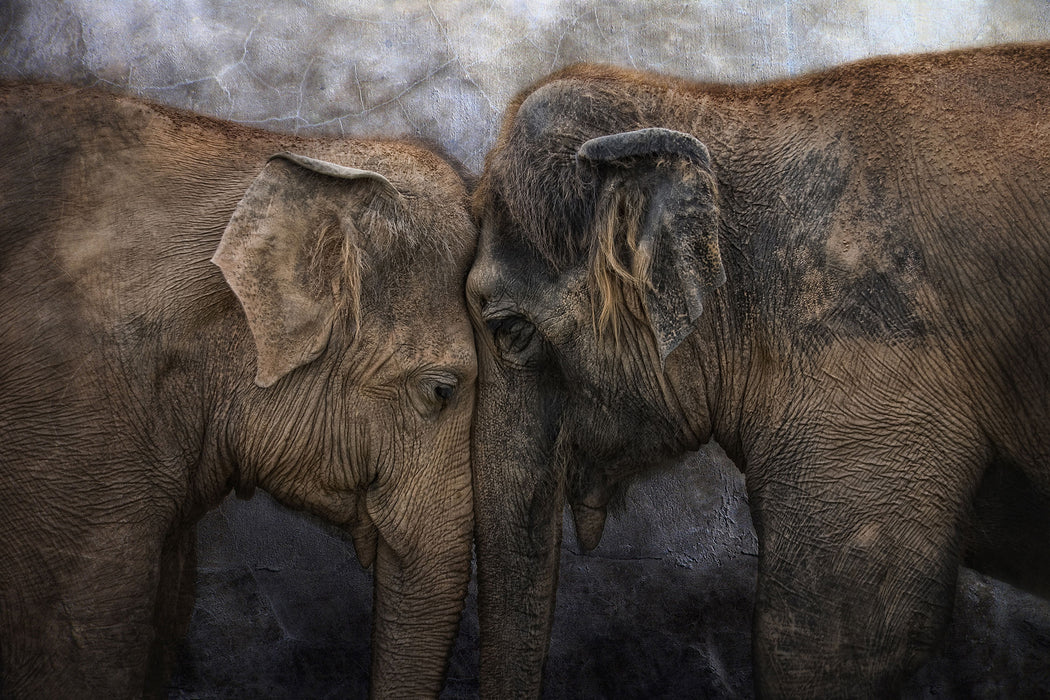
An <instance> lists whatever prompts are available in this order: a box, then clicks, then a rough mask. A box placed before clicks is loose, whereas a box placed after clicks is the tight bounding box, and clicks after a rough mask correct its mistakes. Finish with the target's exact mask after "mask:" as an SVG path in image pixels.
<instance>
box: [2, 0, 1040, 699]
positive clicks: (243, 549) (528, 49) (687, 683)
mask: <svg viewBox="0 0 1050 700" xmlns="http://www.w3.org/2000/svg"><path fill="white" fill-rule="evenodd" d="M1037 39H1044V40H1045V39H1050V3H1047V2H1045V0H983V1H982V0H914V1H910V0H883V1H877V0H872V1H870V2H856V1H852V0H836V1H835V2H831V1H830V0H787V1H784V2H780V1H775V0H738V1H735V2H733V1H729V0H703V1H699V2H698V1H687V0H678V1H674V0H654V1H653V2H645V3H640V2H635V1H633V0H612V1H611V2H596V1H588V0H549V1H548V2H542V3H541V2H536V3H527V2H521V1H511V0H508V1H506V2H495V1H493V2H466V1H463V0H447V1H443V2H442V1H438V0H431V1H430V2H425V1H420V0H393V1H390V2H383V3H376V2H366V1H363V0H327V1H326V0H275V1H273V2H237V3H231V2H226V1H224V0H171V1H170V2H145V1H141V0H126V1H119V0H66V1H57V0H6V2H0V78H6V79H47V80H59V81H64V82H73V83H77V84H95V83H98V84H103V85H106V86H108V87H110V88H112V89H116V90H120V91H126V92H129V93H133V94H136V95H139V96H144V97H147V98H149V99H152V100H156V101H159V102H163V103H166V104H171V105H175V106H178V107H183V108H188V109H192V110H196V111H199V112H202V113H206V114H211V115H215V116H219V117H223V118H227V119H232V120H236V121H240V122H244V123H248V124H252V125H256V126H260V127H264V128H269V129H275V130H282V131H289V132H299V133H303V134H311V135H321V134H330V135H339V134H348V135H349V134H352V135H379V136H400V135H405V134H410V135H414V136H418V137H422V138H424V139H428V140H430V141H432V142H435V143H437V144H440V145H441V146H443V147H444V148H445V149H446V150H447V151H448V152H449V153H451V154H452V155H454V156H456V157H457V158H459V159H461V160H462V161H463V162H464V163H465V165H466V166H467V168H468V169H469V170H471V171H473V172H478V171H479V170H480V168H481V166H482V163H483V159H484V154H485V153H486V151H487V150H488V149H489V148H490V147H491V145H492V143H493V141H494V138H495V133H496V129H497V126H498V119H499V116H500V113H501V111H502V110H503V108H504V107H505V105H506V104H507V102H508V101H509V100H510V99H511V97H512V96H513V95H514V94H515V93H516V92H517V91H518V90H520V89H521V88H523V87H525V86H526V85H528V84H530V83H531V82H533V81H535V80H537V79H539V78H541V77H542V76H543V75H545V74H546V73H548V72H549V71H551V70H553V69H556V68H559V67H562V66H565V65H567V64H570V63H573V62H576V61H583V60H587V61H603V62H609V63H615V64H618V65H624V66H630V67H634V68H640V69H647V70H656V71H662V72H666V73H671V74H675V75H680V76H684V77H691V78H697V79H701V80H709V81H733V82H740V81H748V82H752V81H760V80H767V79H771V78H776V77H781V76H787V75H793V74H797V73H800V72H806V71H811V70H816V69H820V68H822V67H826V66H830V65H835V64H838V63H842V62H844V61H848V60H852V59H857V58H862V57H866V56H871V55H877V54H885V53H901V52H912V51H928V50H941V49H948V48H955V47H963V46H974V45H982V44H992V43H999V42H1004V41H1019V40H1037ZM566 526H567V529H566V542H565V546H564V551H563V558H562V569H561V571H562V573H561V586H560V589H559V598H558V611H557V618H556V623H555V628H554V633H553V643H552V650H551V659H550V662H549V664H548V669H547V675H548V678H547V680H548V684H547V688H548V691H547V693H548V696H549V697H679V696H682V695H687V696H696V695H702V696H715V697H747V696H749V695H750V694H751V689H750V659H749V648H750V601H751V597H752V595H753V585H754V571H755V561H756V558H755V554H756V543H755V539H754V533H753V531H752V529H751V524H750V519H749V515H748V511H747V504H746V501H745V499H744V496H743V491H742V483H741V479H740V477H739V474H738V473H737V472H736V471H735V469H734V468H733V467H732V465H730V464H729V463H728V461H727V460H726V459H725V457H724V455H722V454H721V453H720V451H719V450H718V449H717V447H710V448H706V449H705V450H703V451H701V452H700V453H698V454H697V455H694V456H692V457H690V458H688V459H686V460H683V462H682V463H681V464H680V465H679V466H678V467H677V468H676V469H674V470H673V471H671V472H669V473H665V474H660V475H658V476H655V477H653V478H652V479H650V480H648V481H646V482H642V483H639V484H637V485H636V486H635V487H633V488H632V490H631V492H630V495H629V498H628V503H627V507H626V508H625V510H624V511H623V512H621V513H618V514H614V515H612V516H611V517H610V522H609V524H608V526H607V530H606V534H605V537H604V539H603V541H602V544H601V546H600V547H599V548H598V549H597V550H596V551H595V552H594V553H592V554H591V555H588V556H581V555H580V554H579V553H578V548H577V547H576V545H575V542H574V540H573V538H572V528H571V524H569V523H568V521H567V523H566ZM200 548H201V557H200V572H199V577H198V584H199V593H200V595H199V600H198V604H197V608H196V610H195V613H194V620H193V628H192V630H191V633H190V636H189V639H188V641H187V645H186V649H185V651H184V654H183V657H182V661H181V665H180V668H179V671H178V674H177V676H176V678H175V679H174V681H173V686H172V691H171V694H172V697H184V698H191V697H194V698H195V697H215V696H230V695H233V696H265V697H276V698H280V697H289V698H290V697H328V696H346V695H349V696H352V697H353V696H361V695H363V694H364V693H365V687H366V681H367V672H368V626H369V619H370V607H371V591H370V576H369V574H368V573H367V572H363V571H361V570H360V567H358V566H357V563H356V561H355V559H354V555H353V550H352V547H351V546H350V545H349V543H347V542H345V541H343V540H342V539H341V538H339V537H337V536H336V535H335V534H334V533H333V532H332V531H330V530H328V529H327V528H324V527H322V526H319V525H317V524H316V523H314V522H313V521H311V520H308V519H306V518H304V517H303V516H300V515H297V514H294V513H290V512H288V511H286V510H284V509H282V508H281V507H280V506H278V505H276V504H275V503H273V501H271V500H269V499H268V498H267V497H266V496H265V495H264V494H263V495H258V496H256V498H255V499H253V500H251V501H247V502H241V501H235V500H228V501H227V502H225V503H224V504H223V505H222V507H221V508H220V509H219V510H217V511H216V512H213V513H211V514H209V515H208V516H207V517H206V518H205V519H204V521H202V524H201V537H200ZM476 637H477V621H476V617H475V616H474V612H473V593H472V598H471V602H470V606H468V610H467V612H466V613H465V615H464V621H463V629H462V631H461V635H460V640H459V642H458V645H457V648H456V651H455V653H454V656H453V660H452V664H451V670H450V679H449V682H448V685H447V687H446V691H445V695H446V697H471V696H473V695H474V694H475V693H476V672H477V670H476V663H477V661H476ZM1048 659H1050V611H1048V610H1047V606H1046V604H1045V603H1043V602H1042V601H1039V600H1037V599H1034V598H1031V597H1029V596H1025V595H1023V594H1020V593H1017V592H1015V591H1012V590H1011V589H1009V588H1008V587H1006V586H1004V585H1002V584H999V583H997V582H995V581H993V580H990V579H986V578H984V577H981V576H979V575H977V574H973V573H971V572H964V576H963V579H962V582H961V585H960V590H959V596H958V604H957V613H956V616H955V621H954V622H953V626H952V629H951V631H950V635H949V639H948V640H947V642H946V647H945V651H944V653H943V654H942V655H941V656H939V657H938V658H937V659H935V660H934V661H932V662H931V663H930V664H928V665H927V667H926V668H924V669H923V671H922V672H921V673H920V674H919V676H918V677H917V678H916V679H915V680H914V681H913V682H912V684H911V685H910V686H909V688H908V694H909V697H930V696H933V695H939V696H949V697H952V696H957V697H1002V696H1023V695H1028V696H1034V695H1050V670H1048V665H1050V661H1048Z"/></svg>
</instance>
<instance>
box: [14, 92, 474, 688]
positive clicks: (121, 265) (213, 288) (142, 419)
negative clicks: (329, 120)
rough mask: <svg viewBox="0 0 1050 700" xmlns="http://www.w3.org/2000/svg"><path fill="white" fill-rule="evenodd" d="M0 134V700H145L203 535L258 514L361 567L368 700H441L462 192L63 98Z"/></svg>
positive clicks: (454, 476)
mask: <svg viewBox="0 0 1050 700" xmlns="http://www.w3.org/2000/svg"><path fill="white" fill-rule="evenodd" d="M0 115H2V116H0V162H2V163H3V166H4V167H3V169H2V172H0V250H2V257H0V269H2V272H0V295H2V298H3V299H4V304H3V307H2V309H0V395H2V396H3V403H2V405H0V444H2V445H3V451H2V454H0V533H2V536H0V666H2V686H0V688H2V694H4V695H5V696H6V695H11V696H13V697H25V698H34V697H48V698H50V697H61V696H65V695H68V694H71V693H72V694H75V695H77V696H78V697H133V696H142V695H146V696H160V695H163V694H164V692H165V691H164V685H165V682H166V680H165V679H166V675H167V674H168V673H170V670H171V666H172V664H173V656H174V652H175V650H176V648H177V647H176V645H177V642H178V639H179V637H180V636H181V635H182V634H183V633H184V631H185V629H186V627H187V625H188V618H189V615H190V612H191V611H192V606H193V595H194V581H195V559H194V552H195V549H194V548H195V543H196V525H195V523H196V522H197V521H198V519H199V518H200V517H201V516H202V515H203V514H204V513H205V512H206V511H207V510H208V509H210V508H212V507H214V506H216V505H217V504H218V503H219V502H220V501H221V500H222V499H223V498H224V497H226V496H227V495H228V494H229V493H230V492H231V490H233V491H236V492H237V493H238V494H239V495H242V496H248V495H250V494H251V493H252V491H253V489H255V488H256V487H258V488H261V489H263V490H265V491H267V492H268V493H270V494H271V495H272V496H273V497H274V498H275V499H277V500H278V501H279V502H281V503H282V504H284V505H285V506H288V507H290V508H294V509H299V510H303V511H306V512H307V513H308V514H310V516H312V517H316V518H319V519H321V520H323V521H326V522H328V523H331V524H333V525H334V526H335V527H336V530H337V531H338V532H341V533H345V534H346V535H347V537H348V539H352V540H353V545H354V548H355V551H356V553H357V556H358V559H359V561H360V563H361V564H362V565H363V566H364V567H366V568H368V567H371V568H372V569H373V572H374V609H373V621H372V629H371V642H372V668H371V691H370V692H371V694H372V695H373V696H376V697H392V696H399V697H404V696H412V697H422V696H436V695H437V693H438V692H439V691H440V688H441V685H442V682H443V675H444V672H445V668H446V666H447V663H448V658H449V654H450V647H451V644H452V641H453V639H454V636H455V633H456V630H457V627H458V624H459V617H460V612H461V610H462V608H463V603H464V600H465V597H466V587H467V582H468V578H469V575H470V559H471V544H472V531H473V506H472V489H471V483H470V479H471V471H470V463H469V458H470V445H469V439H470V435H469V433H470V421H471V415H472V412H473V405H474V385H475V378H476V371H477V366H476V358H475V351H474V337H473V330H472V327H471V324H470V320H469V317H468V314H467V310H466V302H465V299H464V294H463V285H464V281H465V279H466V274H467V271H468V268H469V265H470V261H471V260H472V258H473V255H474V249H475V245H476V242H477V240H476V239H477V233H476V228H475V227H474V225H473V222H472V221H471V218H470V213H469V197H468V193H467V189H466V185H465V181H464V179H463V175H464V172H463V171H462V169H461V166H459V165H458V164H456V163H454V162H453V161H451V160H450V159H449V158H447V157H445V156H443V155H441V154H439V153H438V152H437V151H436V150H434V149H431V148H428V147H425V146H423V145H422V144H419V143H414V142H410V141H408V140H400V141H399V140H379V139H376V140H365V139H352V138H339V139H305V138H300V137H297V136H292V135H282V134H277V133H271V132H267V131H263V130H259V129H253V128H248V127H246V126H243V125H238V124H234V123H230V122H225V121H221V120H217V119H213V118H210V117H205V116H202V115H197V114H193V113H189V112H183V111H178V110H175V109H172V108H169V107H166V106H162V105H159V104H151V103H148V102H145V101H140V100H138V99H135V98H132V97H128V96H120V95H116V94H113V93H110V92H105V91H102V90H94V89H90V88H78V87H73V86H62V85H50V84H28V83H7V84H4V85H3V86H2V87H0ZM362 633H365V631H362Z"/></svg>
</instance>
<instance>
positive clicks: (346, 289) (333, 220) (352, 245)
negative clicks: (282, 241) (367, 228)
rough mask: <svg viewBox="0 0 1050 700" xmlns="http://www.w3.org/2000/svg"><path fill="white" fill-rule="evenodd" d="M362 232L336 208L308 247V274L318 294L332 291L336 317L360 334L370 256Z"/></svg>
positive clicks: (354, 333) (321, 295) (326, 293)
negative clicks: (363, 248) (364, 249)
mask: <svg viewBox="0 0 1050 700" xmlns="http://www.w3.org/2000/svg"><path fill="white" fill-rule="evenodd" d="M363 235H368V233H365V234H362V233H361V232H360V231H359V230H358V228H357V226H356V224H355V223H354V221H353V220H352V219H351V218H350V217H345V218H342V219H341V217H339V216H338V215H337V214H336V213H335V212H334V211H333V212H330V213H329V215H327V216H326V217H325V218H324V223H323V224H322V225H321V227H320V229H319V230H318V233H317V238H316V239H315V240H314V245H313V248H312V249H311V250H310V251H309V257H308V268H307V270H308V275H309V279H310V284H311V287H312V288H313V292H314V294H316V295H317V297H318V298H320V297H323V296H326V295H331V298H332V299H333V301H334V306H335V312H336V313H335V317H336V318H337V319H341V320H342V322H344V323H346V322H349V323H350V324H351V325H350V327H349V328H348V330H350V331H352V333H351V335H352V336H353V337H356V336H357V331H358V330H359V325H360V319H361V293H362V287H361V280H362V277H363V272H364V268H365V267H366V265H367V264H368V263H367V260H366V256H365V254H364V251H363V250H362V249H361V247H360V246H359V245H358V243H357V241H360V240H362V236H363Z"/></svg>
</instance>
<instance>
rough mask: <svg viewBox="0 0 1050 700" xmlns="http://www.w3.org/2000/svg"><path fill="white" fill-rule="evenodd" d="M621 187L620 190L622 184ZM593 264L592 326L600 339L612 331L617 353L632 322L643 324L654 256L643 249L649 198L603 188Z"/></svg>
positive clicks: (632, 191) (631, 189) (631, 191)
mask: <svg viewBox="0 0 1050 700" xmlns="http://www.w3.org/2000/svg"><path fill="white" fill-rule="evenodd" d="M617 185H618V186H617ZM596 212H598V213H597V215H596V217H595V219H594V220H593V223H592V226H593V227H594V228H593V230H594V236H593V237H592V240H591V250H590V260H589V265H588V283H589V284H588V286H589V288H590V296H591V322H592V324H593V326H594V330H595V333H596V335H597V336H598V339H599V341H601V340H602V339H603V338H604V337H607V335H608V333H609V332H610V331H611V332H612V336H613V343H614V346H615V348H616V350H619V349H620V338H621V336H623V335H624V334H625V333H627V332H628V327H629V324H631V323H634V322H644V320H645V310H644V306H643V301H642V300H643V297H644V294H645V292H646V290H647V288H648V287H649V286H650V282H649V272H650V270H649V268H650V265H651V264H652V257H651V255H650V254H649V251H648V250H647V249H645V248H643V247H641V246H640V240H639V238H640V235H641V230H642V218H643V216H644V215H645V197H644V195H643V193H642V192H641V191H640V190H638V189H637V188H634V187H630V186H625V185H623V184H622V183H617V184H613V183H610V184H609V185H607V186H605V187H603V188H602V191H601V193H600V195H599V197H598V203H597V208H596Z"/></svg>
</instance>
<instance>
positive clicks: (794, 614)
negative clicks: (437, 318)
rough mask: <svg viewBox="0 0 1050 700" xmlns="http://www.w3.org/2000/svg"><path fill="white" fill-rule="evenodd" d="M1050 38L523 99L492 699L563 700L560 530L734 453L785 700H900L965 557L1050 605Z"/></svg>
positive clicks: (489, 209)
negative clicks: (683, 464)
mask: <svg viewBox="0 0 1050 700" xmlns="http://www.w3.org/2000/svg"><path fill="white" fill-rule="evenodd" d="M1048 94H1050V47H1047V46H1039V45H1032V46H1005V47H997V48H990V49H983V50H973V51H964V52H955V53H948V54H934V55H922V56H907V57H895V58H883V59H875V60H871V61H866V62H861V63H856V64H851V65H847V66H844V67H841V68H838V69H834V70H831V71H828V72H825V73H820V74H815V75H812V76H806V77H802V78H798V79H792V80H788V81H782V82H776V83H770V84H761V85H752V86H726V85H703V84H696V83H690V82H686V81H681V80H674V79H670V78H665V77H661V76H658V75H652V74H642V73H636V72H628V71H623V70H619V69H615V68H610V67H602V66H590V65H582V66H575V67H571V68H568V69H565V70H564V71H561V72H559V73H557V74H554V75H552V76H550V77H548V78H546V79H545V80H543V81H541V82H540V83H539V84H537V85H534V86H533V87H531V88H529V89H527V90H525V91H524V92H523V93H522V94H521V95H519V97H518V98H517V99H516V100H515V101H514V102H513V103H512V105H511V106H510V108H509V110H508V112H507V114H506V117H505V120H504V122H503V126H502V130H501V132H500V136H499V140H498V143H497V145H496V147H495V149H494V150H493V151H492V152H491V153H490V155H489V157H488V160H487V162H486V167H485V172H484V174H483V176H482V178H481V181H480V183H479V187H478V190H477V191H476V194H475V200H474V212H475V216H476V218H477V220H478V221H479V223H480V229H481V230H480V239H479V249H478V255H477V258H476V259H475V262H474V265H473V268H472V270H471V273H470V277H469V278H468V283H467V291H468V305H469V307H470V311H471V315H472V318H473V320H474V323H475V330H476V333H477V337H478V363H479V383H478V408H477V412H476V416H475V424H474V437H473V443H472V444H473V462H472V464H473V469H474V490H475V509H476V514H475V519H476V547H477V557H478V580H479V614H480V623H481V640H482V641H481V689H482V695H483V696H484V697H493V698H496V697H498V698H508V697H535V696H537V695H538V694H539V693H540V688H541V680H542V668H543V663H544V660H545V658H546V653H547V645H548V637H549V633H550V628H551V619H552V616H553V611H554V599H555V590H556V585H557V563H558V548H559V543H560V539H561V514H562V510H563V507H564V506H565V505H566V504H567V505H569V506H570V507H571V509H572V512H573V515H574V519H575V524H576V530H577V535H578V538H579V541H580V542H581V544H582V545H583V546H584V547H585V548H592V547H594V546H596V545H597V544H598V542H599V539H600V537H601V530H602V526H603V524H604V519H605V512H606V510H607V508H608V507H609V506H610V504H613V505H615V504H616V503H617V498H618V496H619V495H620V494H621V493H622V492H623V487H624V485H625V484H626V483H628V482H629V481H630V480H631V479H632V478H634V477H636V476H638V475H641V474H644V473H646V472H648V471H650V470H653V469H655V468H659V467H660V466H662V465H665V464H668V463H670V462H672V461H673V460H676V459H678V458H680V457H681V456H682V455H683V454H684V453H686V452H687V451H690V450H695V449H697V448H698V447H699V446H700V445H702V444H703V443H705V442H706V441H708V440H710V439H715V440H717V441H718V443H719V444H721V445H722V446H723V447H724V448H725V450H726V452H727V454H728V455H729V456H730V457H731V458H732V459H733V460H734V462H735V463H736V464H737V465H738V467H739V468H740V469H741V470H742V472H743V473H744V475H745V478H746V485H747V493H748V498H749V502H750V506H751V510H752V516H753V520H754V523H755V527H756V531H757V535H758V539H759V545H760V552H759V576H758V590H757V599H756V608H755V623H754V625H755V627H754V662H755V682H756V690H757V692H758V694H759V695H761V696H763V697H781V696H787V697H883V696H886V695H887V694H893V693H894V692H895V691H896V689H897V688H898V687H899V685H900V683H901V681H902V679H903V678H905V677H906V676H907V674H909V673H910V672H912V671H913V670H914V669H916V668H917V667H918V666H919V665H920V664H921V663H922V662H923V660H924V659H925V658H927V657H928V655H929V654H930V652H931V650H933V649H935V648H936V646H937V645H938V644H939V643H940V640H941V637H942V634H943V632H944V629H945V625H946V623H947V621H948V620H949V618H950V615H951V606H952V602H953V596H954V587H955V583H956V576H957V570H958V566H959V565H960V564H961V563H966V564H968V565H970V566H974V567H975V568H978V569H980V570H982V571H984V572H986V573H989V574H992V575H995V576H998V577H1000V578H1003V579H1004V580H1007V581H1009V582H1011V583H1013V584H1015V585H1019V586H1023V587H1025V588H1028V589H1029V590H1032V591H1035V592H1036V593H1039V594H1042V595H1048V594H1050V568H1048V567H1050V564H1048V563H1050V469H1048V467H1047V465H1048V464H1050V440H1048V438H1047V435H1048V434H1050V432H1048V430H1047V429H1048V428H1050V403H1048V398H1047V397H1048V393H1047V389H1048V384H1050V360H1048V359H1047V355H1046V348H1047V347H1048V346H1050V330H1048V329H1050V286H1048V285H1047V282H1046V280H1047V279H1050V147H1048V146H1047V144H1048V143H1050V138H1048V137H1050V102H1048V101H1047V98H1046V96H1047V95H1048Z"/></svg>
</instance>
